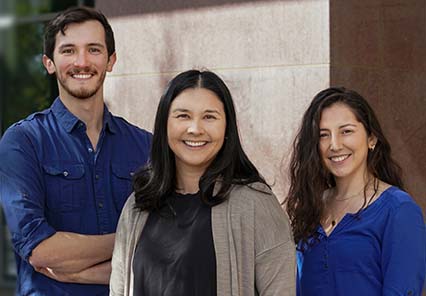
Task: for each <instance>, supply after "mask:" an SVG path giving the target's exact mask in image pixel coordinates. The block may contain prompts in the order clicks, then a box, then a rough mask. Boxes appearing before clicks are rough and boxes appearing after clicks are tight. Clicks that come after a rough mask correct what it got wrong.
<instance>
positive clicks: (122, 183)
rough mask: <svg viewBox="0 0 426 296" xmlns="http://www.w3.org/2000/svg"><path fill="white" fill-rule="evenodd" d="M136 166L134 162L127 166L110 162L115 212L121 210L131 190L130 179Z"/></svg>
mask: <svg viewBox="0 0 426 296" xmlns="http://www.w3.org/2000/svg"><path fill="white" fill-rule="evenodd" d="M138 166H139V165H138V164H136V163H131V164H129V165H127V166H126V165H123V164H121V163H120V164H119V163H112V164H111V170H112V192H113V198H114V205H115V209H116V211H117V213H120V212H121V210H122V209H123V206H124V204H125V203H126V200H127V198H128V197H129V195H130V193H132V191H133V187H132V179H133V175H134V174H135V172H136V170H137V168H138Z"/></svg>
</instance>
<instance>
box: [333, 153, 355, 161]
mask: <svg viewBox="0 0 426 296" xmlns="http://www.w3.org/2000/svg"><path fill="white" fill-rule="evenodd" d="M349 156H351V155H350V154H345V155H338V156H332V157H329V158H328V159H330V160H331V161H332V162H342V161H344V160H346V159H347V158H348V157H349Z"/></svg>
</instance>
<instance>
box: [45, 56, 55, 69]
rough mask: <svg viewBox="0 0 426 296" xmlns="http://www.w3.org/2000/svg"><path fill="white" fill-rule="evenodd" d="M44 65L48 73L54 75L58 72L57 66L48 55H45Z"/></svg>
mask: <svg viewBox="0 0 426 296" xmlns="http://www.w3.org/2000/svg"><path fill="white" fill-rule="evenodd" d="M43 65H44V67H45V68H46V70H47V73H49V74H54V73H55V72H56V66H55V63H54V62H53V60H51V59H50V58H49V57H48V56H47V55H45V54H44V55H43Z"/></svg>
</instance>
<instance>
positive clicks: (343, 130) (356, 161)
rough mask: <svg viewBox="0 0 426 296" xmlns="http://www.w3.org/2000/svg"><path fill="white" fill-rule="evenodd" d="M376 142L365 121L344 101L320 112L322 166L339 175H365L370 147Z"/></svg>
mask: <svg viewBox="0 0 426 296" xmlns="http://www.w3.org/2000/svg"><path fill="white" fill-rule="evenodd" d="M375 143H376V138H375V137H374V136H368V135H367V131H366V130H365V128H364V125H363V124H362V123H361V122H359V121H358V120H357V118H356V117H355V115H354V113H353V112H352V110H351V109H350V108H349V107H348V106H347V105H345V104H343V103H335V104H333V105H331V106H330V107H327V108H325V109H324V110H323V111H322V113H321V120H320V142H319V148H320V149H319V150H320V153H321V158H322V161H323V164H324V166H325V167H326V168H327V169H328V170H329V171H330V172H331V174H333V175H334V177H335V178H336V181H337V179H339V178H364V177H365V174H366V173H367V155H368V149H369V147H373V146H374V144H375Z"/></svg>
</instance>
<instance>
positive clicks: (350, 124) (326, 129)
mask: <svg viewBox="0 0 426 296" xmlns="http://www.w3.org/2000/svg"><path fill="white" fill-rule="evenodd" d="M349 126H351V127H357V125H356V124H353V123H347V124H343V125H341V126H339V129H341V128H345V127H349ZM328 130H329V129H328V128H320V131H328Z"/></svg>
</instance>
